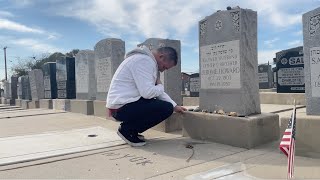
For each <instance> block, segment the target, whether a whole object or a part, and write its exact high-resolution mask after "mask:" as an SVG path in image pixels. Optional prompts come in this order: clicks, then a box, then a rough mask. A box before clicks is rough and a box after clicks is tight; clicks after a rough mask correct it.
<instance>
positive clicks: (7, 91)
mask: <svg viewBox="0 0 320 180" xmlns="http://www.w3.org/2000/svg"><path fill="white" fill-rule="evenodd" d="M3 95H4V96H3V97H4V98H6V99H11V84H10V83H9V81H4V82H3Z"/></svg>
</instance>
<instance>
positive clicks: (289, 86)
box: [276, 46, 305, 93]
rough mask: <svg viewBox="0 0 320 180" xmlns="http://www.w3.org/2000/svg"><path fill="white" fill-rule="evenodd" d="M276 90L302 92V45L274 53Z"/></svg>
mask: <svg viewBox="0 0 320 180" xmlns="http://www.w3.org/2000/svg"><path fill="white" fill-rule="evenodd" d="M276 69H277V92H278V93H304V92H305V82H304V60H303V48H302V46H300V47H296V48H291V49H286V50H283V51H280V52H277V53H276Z"/></svg>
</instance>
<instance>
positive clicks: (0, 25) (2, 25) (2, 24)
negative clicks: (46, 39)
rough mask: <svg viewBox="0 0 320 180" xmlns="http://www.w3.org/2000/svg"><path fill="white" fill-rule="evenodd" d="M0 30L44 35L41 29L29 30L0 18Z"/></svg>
mask: <svg viewBox="0 0 320 180" xmlns="http://www.w3.org/2000/svg"><path fill="white" fill-rule="evenodd" d="M0 29H6V30H12V31H18V32H29V33H38V34H44V33H45V31H43V30H41V29H38V28H31V27H28V26H25V25H23V24H19V23H17V22H14V21H10V20H8V19H1V18H0Z"/></svg>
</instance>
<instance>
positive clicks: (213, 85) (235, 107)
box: [199, 8, 261, 116]
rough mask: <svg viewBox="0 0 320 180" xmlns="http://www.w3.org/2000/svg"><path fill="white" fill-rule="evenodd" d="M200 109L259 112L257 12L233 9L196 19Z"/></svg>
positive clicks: (248, 113)
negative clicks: (197, 21) (198, 46)
mask: <svg viewBox="0 0 320 180" xmlns="http://www.w3.org/2000/svg"><path fill="white" fill-rule="evenodd" d="M199 45H200V78H201V81H200V85H201V88H200V98H199V105H200V108H201V109H206V110H208V111H214V110H218V109H223V110H224V111H225V112H237V114H238V115H240V116H245V115H250V114H257V113H261V109H260V97H259V83H258V76H257V73H258V58H257V12H255V11H252V10H250V9H240V8H237V9H232V10H225V11H219V12H216V13H214V14H212V15H210V16H208V17H206V18H205V19H203V20H201V21H200V22H199Z"/></svg>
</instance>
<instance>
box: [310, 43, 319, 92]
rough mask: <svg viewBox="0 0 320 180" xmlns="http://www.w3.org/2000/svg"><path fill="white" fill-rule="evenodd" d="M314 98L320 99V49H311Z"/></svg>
mask: <svg viewBox="0 0 320 180" xmlns="http://www.w3.org/2000/svg"><path fill="white" fill-rule="evenodd" d="M310 71H311V92H312V97H320V47H312V48H310Z"/></svg>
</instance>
